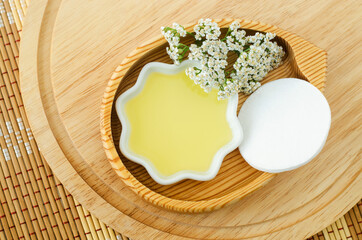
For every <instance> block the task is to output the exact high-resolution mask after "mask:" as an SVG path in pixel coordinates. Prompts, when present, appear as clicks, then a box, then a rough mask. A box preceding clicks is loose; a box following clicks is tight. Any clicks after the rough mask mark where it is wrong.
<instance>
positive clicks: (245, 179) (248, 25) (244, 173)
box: [101, 19, 327, 212]
mask: <svg viewBox="0 0 362 240" xmlns="http://www.w3.org/2000/svg"><path fill="white" fill-rule="evenodd" d="M233 21H234V20H233V19H223V20H215V22H217V23H218V25H219V26H220V27H221V28H222V33H223V34H225V32H226V31H227V28H228V26H229V25H230V24H231V23H232V22H233ZM239 21H240V22H241V23H242V25H243V27H244V28H245V30H246V31H247V35H250V34H255V31H260V32H273V33H276V34H277V38H276V41H277V42H278V44H279V45H280V46H282V47H283V48H284V50H285V52H286V55H285V58H284V60H283V65H281V66H280V67H279V68H278V69H276V70H274V71H272V72H271V73H270V74H269V75H268V76H267V77H266V78H265V79H264V80H263V81H262V83H265V82H268V81H272V80H275V79H279V78H283V77H296V78H302V79H305V80H307V81H309V82H311V83H312V84H313V85H315V86H316V87H318V88H319V89H320V90H321V91H323V90H324V83H325V72H326V67H327V66H326V54H325V52H324V51H322V50H320V49H317V48H316V47H315V46H314V45H312V44H311V43H309V42H307V41H305V40H303V39H300V38H298V37H297V36H295V35H294V34H291V33H289V32H286V31H284V30H281V29H279V28H277V27H275V26H271V25H266V24H261V23H259V22H253V21H248V22H245V21H242V20H239ZM195 25H196V24H192V25H189V26H188V27H186V29H187V31H191V32H192V31H193V27H194V26H195ZM190 40H192V39H188V38H187V39H185V40H184V41H185V42H190ZM166 46H167V42H166V41H165V40H164V37H163V36H162V35H161V34H160V36H158V37H156V38H155V39H153V40H151V41H148V42H146V43H145V44H143V45H142V46H140V47H138V48H137V49H136V50H134V51H133V52H132V53H130V54H129V55H128V56H127V57H126V58H125V59H124V60H123V62H122V63H121V64H120V65H119V66H118V67H117V69H116V70H115V72H114V73H113V75H112V77H111V80H110V81H109V82H108V86H107V88H106V92H105V93H104V97H103V104H102V108H101V109H102V111H101V133H102V140H103V146H104V149H105V151H106V154H107V156H108V160H109V161H110V163H111V165H112V167H113V169H114V170H115V171H116V173H117V174H118V175H119V176H120V178H121V179H122V180H123V181H124V182H125V184H126V185H128V186H129V187H130V188H131V189H132V190H133V191H135V192H136V193H137V194H138V195H140V196H141V197H142V198H143V199H145V200H147V201H149V202H151V203H153V204H156V205H158V206H160V207H165V208H167V209H171V210H176V211H180V212H206V211H212V210H216V209H219V208H221V207H223V206H226V205H228V204H230V203H232V202H235V201H237V200H238V199H241V198H243V197H245V196H247V195H248V194H250V193H252V192H253V191H255V190H257V189H258V188H260V187H262V186H265V184H266V183H268V182H269V181H270V180H271V179H272V178H273V177H274V176H275V174H270V173H265V172H261V171H258V170H256V169H254V168H252V167H251V166H250V165H248V164H247V163H246V162H245V160H244V159H243V158H242V156H241V155H240V153H239V150H238V149H235V150H234V151H233V152H231V153H230V154H228V155H227V156H226V157H225V159H224V162H223V164H222V167H221V168H220V171H219V174H218V175H217V176H216V177H215V178H214V179H212V180H211V181H205V182H200V181H195V180H184V181H181V182H179V183H176V184H172V185H166V186H162V185H160V184H157V183H156V182H155V181H154V180H153V179H152V178H151V177H150V175H149V174H148V173H147V172H146V170H145V168H143V167H142V166H140V165H138V164H136V163H134V162H132V161H129V160H128V159H127V158H126V157H124V156H123V154H122V153H121V152H120V150H119V138H120V133H121V130H122V126H121V123H120V121H119V118H118V116H117V113H116V110H115V108H113V102H114V101H115V100H116V99H117V98H118V96H120V95H121V94H122V93H124V92H125V91H127V90H128V89H129V88H131V87H132V86H133V85H134V84H135V83H136V81H137V77H138V75H139V72H140V71H141V69H142V68H143V66H145V65H146V64H147V63H149V62H165V63H172V61H171V60H170V58H169V57H168V55H167V53H166V51H165V49H166ZM309 56H313V57H311V58H309ZM312 73H313V74H312ZM246 99H247V96H246V95H244V94H239V107H238V110H237V112H239V110H240V107H241V105H242V104H243V103H244V101H245V100H246Z"/></svg>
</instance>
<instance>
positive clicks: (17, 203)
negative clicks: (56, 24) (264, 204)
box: [0, 0, 362, 240]
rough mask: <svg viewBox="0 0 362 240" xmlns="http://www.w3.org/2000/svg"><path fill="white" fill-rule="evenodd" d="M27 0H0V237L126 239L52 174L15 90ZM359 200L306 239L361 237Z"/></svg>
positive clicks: (361, 205)
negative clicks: (92, 212) (74, 196)
mask: <svg viewBox="0 0 362 240" xmlns="http://www.w3.org/2000/svg"><path fill="white" fill-rule="evenodd" d="M28 4H29V0H0V15H1V16H0V57H1V58H2V61H0V71H1V78H0V148H1V153H0V165H1V167H0V168H1V170H0V188H1V189H2V190H1V189H0V202H1V204H0V239H23V238H24V239H34V240H35V239H77V238H79V239H123V240H125V239H128V238H127V237H125V236H123V235H122V234H119V233H117V232H115V231H114V230H113V229H111V228H109V227H108V226H107V225H105V224H104V223H102V222H101V221H99V220H98V219H97V218H95V217H94V216H93V215H92V214H90V213H89V212H88V211H87V210H86V209H84V208H83V207H82V205H81V204H79V203H78V202H77V200H75V199H74V198H73V197H72V195H71V194H70V193H69V192H68V191H67V190H66V189H65V188H64V187H63V185H62V184H61V182H60V181H59V180H58V179H57V178H56V176H54V175H53V173H52V171H51V170H50V168H49V166H48V165H47V163H46V162H45V160H44V158H43V156H42V155H41V153H40V152H39V149H38V147H37V144H36V142H35V140H34V138H33V136H32V132H31V129H30V126H29V123H28V120H27V118H26V115H25V111H24V107H23V104H22V99H21V94H20V92H19V85H18V83H19V82H18V81H19V70H18V61H19V60H18V59H19V58H18V56H19V52H18V49H19V42H20V35H21V29H22V22H23V18H24V15H25V12H26V8H27V5H28ZM361 208H362V202H361V201H360V202H359V203H358V204H357V205H356V206H354V208H353V209H352V210H350V211H349V212H348V213H347V214H346V215H345V216H344V217H342V218H340V219H338V220H337V222H335V223H333V224H332V225H330V226H329V227H327V228H326V229H324V230H322V231H321V232H320V233H318V234H316V235H314V236H312V237H310V238H309V239H326V240H328V239H332V240H333V239H353V240H355V239H362V232H361V229H362V217H361V212H362V209H361Z"/></svg>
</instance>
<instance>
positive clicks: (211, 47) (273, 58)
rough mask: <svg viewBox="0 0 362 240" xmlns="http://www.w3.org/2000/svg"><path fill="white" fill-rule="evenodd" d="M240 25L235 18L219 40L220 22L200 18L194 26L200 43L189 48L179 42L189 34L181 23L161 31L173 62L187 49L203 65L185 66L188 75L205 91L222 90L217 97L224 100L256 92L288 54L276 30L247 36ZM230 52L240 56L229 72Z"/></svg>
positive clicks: (181, 56) (179, 58) (181, 57)
mask: <svg viewBox="0 0 362 240" xmlns="http://www.w3.org/2000/svg"><path fill="white" fill-rule="evenodd" d="M240 27H241V26H240V23H239V22H238V21H234V22H233V23H232V24H230V27H229V29H228V32H227V34H226V36H225V37H224V38H223V39H221V40H220V39H219V37H220V35H221V31H220V28H219V26H218V25H217V23H215V22H212V21H211V19H200V20H199V22H198V24H197V25H196V26H195V27H194V32H195V34H194V37H195V39H196V40H198V41H201V43H200V42H196V43H197V44H198V45H197V44H191V45H190V46H189V47H188V46H186V45H184V44H181V43H180V37H184V36H186V34H187V32H186V30H185V29H184V28H183V27H182V26H181V25H179V24H177V23H174V24H173V25H172V28H163V27H162V28H161V31H162V34H163V35H164V36H165V39H166V40H167V42H168V43H169V45H170V46H169V47H167V48H166V51H167V53H168V55H169V56H170V58H171V59H172V60H173V61H174V63H175V64H179V63H180V61H182V59H183V57H184V54H185V53H186V51H187V50H188V51H189V55H188V58H189V59H191V60H196V61H198V62H199V63H200V65H201V66H200V68H197V67H190V68H188V69H186V74H187V75H188V76H189V77H190V79H192V80H193V81H194V82H195V84H197V85H199V86H200V87H201V88H203V89H204V90H205V91H206V92H209V91H210V90H211V89H212V88H217V89H219V92H218V98H219V99H224V98H228V97H230V96H232V95H234V94H238V92H242V93H244V94H251V93H252V92H254V91H255V90H256V89H258V88H259V87H260V85H261V84H260V81H261V80H262V79H263V78H264V77H265V76H266V75H267V74H268V73H269V72H270V71H271V70H273V69H275V68H277V67H278V66H279V65H280V64H281V63H282V58H283V56H284V54H285V53H284V51H283V48H282V47H280V46H278V45H277V43H275V42H272V41H271V40H272V39H274V38H275V34H274V33H265V34H263V33H260V32H257V33H255V34H254V35H252V36H246V32H245V31H244V30H242V29H240ZM229 51H233V52H235V53H237V54H238V58H237V59H236V61H235V62H234V63H233V65H232V66H233V70H232V71H231V72H226V67H227V65H228V62H227V55H228V53H229Z"/></svg>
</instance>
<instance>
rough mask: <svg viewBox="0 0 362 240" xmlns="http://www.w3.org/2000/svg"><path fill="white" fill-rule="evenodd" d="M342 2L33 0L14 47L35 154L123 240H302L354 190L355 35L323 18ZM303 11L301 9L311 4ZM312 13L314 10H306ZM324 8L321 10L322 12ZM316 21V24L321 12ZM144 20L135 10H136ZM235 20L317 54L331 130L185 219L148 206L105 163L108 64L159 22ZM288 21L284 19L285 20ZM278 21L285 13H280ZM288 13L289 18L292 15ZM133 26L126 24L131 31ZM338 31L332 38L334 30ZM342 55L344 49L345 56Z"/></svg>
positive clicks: (348, 203)
mask: <svg viewBox="0 0 362 240" xmlns="http://www.w3.org/2000/svg"><path fill="white" fill-rule="evenodd" d="M330 5H333V11H337V12H338V13H343V11H344V9H345V6H344V5H343V4H339V2H332V1H331V2H328V1H327V2H324V5H322V6H319V7H317V6H316V3H315V2H314V1H308V0H307V1H303V2H301V3H300V4H299V5H298V8H295V7H292V6H287V5H285V4H284V5H283V4H282V3H281V2H280V3H278V2H274V1H273V2H269V1H268V2H265V1H260V2H258V1H243V2H242V5H241V4H240V3H239V4H238V3H235V2H232V1H230V2H228V1H226V2H225V1H221V0H220V1H215V0H208V1H206V0H201V1H197V3H195V2H194V3H190V2H189V1H157V4H156V3H155V6H153V4H151V3H150V4H147V5H145V4H141V3H140V2H139V1H118V0H108V1H102V2H100V1H88V0H79V1H61V0H52V1H45V0H39V1H33V2H32V3H31V4H30V6H29V9H28V13H27V17H26V20H25V21H26V22H25V24H24V30H23V33H22V43H21V44H22V46H21V49H20V54H21V59H20V71H21V89H22V92H23V97H24V101H25V108H26V111H27V114H28V117H29V120H30V122H31V125H32V128H33V130H34V134H35V137H36V139H37V142H38V144H39V147H40V150H41V151H42V153H43V154H44V156H45V158H46V159H47V161H48V162H49V165H50V166H51V168H52V169H53V170H54V172H55V174H56V175H57V176H58V177H59V179H60V180H61V181H62V182H63V183H64V185H65V186H66V188H68V190H69V191H70V192H71V193H72V194H73V195H74V197H75V198H76V199H78V200H79V201H80V202H81V203H82V204H83V205H84V206H85V207H86V208H87V209H88V210H90V211H91V212H92V213H94V214H95V215H96V216H97V217H98V218H100V219H101V220H103V221H105V222H106V223H108V224H109V225H111V226H112V227H113V228H115V229H116V230H117V231H120V232H122V233H124V234H125V235H127V236H129V237H131V238H132V239H187V238H199V239H221V238H223V239H225V238H227V239H236V238H239V239H240V238H244V239H246V238H259V239H266V238H267V237H268V238H274V239H302V238H304V237H307V236H309V235H312V234H313V233H316V232H317V231H319V230H320V229H323V228H324V227H326V226H327V225H328V224H329V223H332V222H333V221H334V220H336V219H337V218H338V217H340V216H342V214H343V213H345V212H347V211H348V209H350V208H351V207H352V206H353V204H355V203H356V202H357V201H358V200H359V198H360V197H361V174H360V171H361V161H360V155H359V154H360V144H359V143H360V138H359V132H358V131H357V130H358V129H360V124H359V121H358V118H356V117H355V115H356V114H357V113H359V112H360V105H359V104H358V101H357V100H358V97H357V95H356V93H357V90H358V89H356V88H355V86H357V84H358V81H359V80H360V72H359V71H357V70H354V69H359V68H358V66H359V64H360V61H358V60H357V59H358V58H359V53H358V52H357V51H351V50H350V49H352V47H353V46H354V45H356V44H358V41H359V35H358V33H359V31H358V29H355V28H353V26H355V25H351V27H347V26H349V25H348V24H347V23H346V22H344V20H345V18H347V19H348V17H349V15H346V14H342V15H345V16H344V17H343V18H338V17H336V15H335V14H330V13H329V11H331V10H330ZM308 7H310V8H308ZM316 9H318V11H314V10H316ZM323 11H325V13H323ZM321 13H323V15H324V18H321V19H320V20H319V21H315V19H316V18H317V17H319V16H320V14H321ZM141 15H142V17H140V16H141ZM205 16H207V17H211V18H220V17H241V16H242V17H243V18H249V19H251V18H253V19H260V20H263V22H269V23H273V24H274V25H278V26H280V27H281V28H283V29H288V30H290V31H291V32H298V33H299V34H301V35H302V36H303V37H304V38H306V39H307V40H309V41H310V42H313V43H316V44H317V45H318V46H319V47H320V48H322V49H326V50H327V52H328V53H329V56H330V59H331V61H330V62H329V71H328V74H329V76H328V81H327V85H326V89H325V95H326V97H327V99H328V100H329V103H330V105H331V108H332V126H331V131H330V135H329V138H328V140H327V143H326V146H325V148H324V149H323V151H322V152H321V153H320V154H319V156H318V157H317V158H315V159H314V160H313V161H312V162H310V163H308V164H307V165H306V166H304V167H302V168H299V169H297V170H295V171H291V172H287V173H282V174H278V175H277V176H276V177H275V178H274V179H272V180H271V181H270V182H269V183H268V187H265V188H261V189H260V190H258V191H256V192H254V193H253V194H251V195H249V196H247V197H246V198H243V199H241V200H240V201H237V202H236V203H235V204H232V205H230V206H227V207H224V208H222V209H219V210H217V211H213V212H210V213H201V214H185V213H182V214H181V213H176V212H172V211H167V210H164V209H161V208H159V207H156V206H154V205H152V204H149V203H147V202H146V201H144V200H142V199H141V198H140V197H139V196H137V195H136V194H135V193H134V192H133V191H132V190H130V189H129V188H128V187H127V186H126V185H125V184H124V183H123V181H121V180H120V179H119V177H118V176H117V174H116V173H115V172H114V171H113V170H112V168H111V166H110V164H109V163H108V161H107V159H106V156H105V154H104V150H103V147H102V143H101V136H100V132H99V109H100V106H101V99H102V96H103V92H104V89H105V87H106V84H107V82H108V78H109V76H111V74H112V72H113V71H114V69H116V67H117V65H118V64H119V63H120V62H121V61H122V60H123V59H124V58H125V57H126V55H127V54H128V53H129V52H130V51H131V50H133V49H135V48H136V47H137V46H139V45H140V44H141V43H142V42H144V41H145V40H147V39H151V38H152V37H154V36H156V35H158V34H159V32H158V31H159V26H163V25H170V24H172V22H173V21H177V22H179V23H180V24H186V23H188V22H194V21H196V20H197V19H199V18H201V17H205ZM287 16H293V18H288V17H287ZM286 17H287V18H286ZM294 19H295V20H294ZM130 26H132V27H130ZM346 30H350V31H351V32H350V33H351V34H346V35H345V36H344V38H343V41H341V38H340V34H337V33H340V32H343V33H345V31H346ZM347 53H348V54H347Z"/></svg>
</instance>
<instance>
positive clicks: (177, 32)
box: [161, 23, 188, 64]
mask: <svg viewBox="0 0 362 240" xmlns="http://www.w3.org/2000/svg"><path fill="white" fill-rule="evenodd" d="M161 32H162V34H163V36H164V37H165V39H166V41H167V42H168V43H169V45H170V47H167V48H166V51H167V54H168V55H169V56H170V58H171V59H172V60H173V61H174V63H175V64H180V61H182V59H183V57H184V55H185V53H186V52H187V50H188V46H186V45H184V44H182V43H180V37H185V36H186V33H187V32H186V30H185V28H184V27H182V26H181V25H179V24H177V23H174V24H173V25H172V28H170V27H161Z"/></svg>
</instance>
